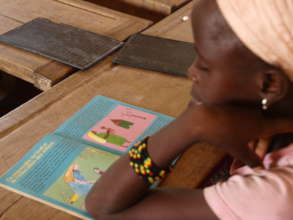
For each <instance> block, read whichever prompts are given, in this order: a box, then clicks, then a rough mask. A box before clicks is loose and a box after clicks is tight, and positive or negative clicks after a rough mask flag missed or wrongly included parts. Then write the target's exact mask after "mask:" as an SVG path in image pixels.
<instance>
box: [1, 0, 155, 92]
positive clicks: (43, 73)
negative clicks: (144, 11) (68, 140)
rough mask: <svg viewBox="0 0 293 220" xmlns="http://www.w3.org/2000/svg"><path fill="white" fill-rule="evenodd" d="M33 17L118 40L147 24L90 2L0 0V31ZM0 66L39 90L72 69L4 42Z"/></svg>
mask: <svg viewBox="0 0 293 220" xmlns="http://www.w3.org/2000/svg"><path fill="white" fill-rule="evenodd" d="M91 7H92V8H91ZM37 17H44V18H48V19H50V20H52V21H54V22H57V23H65V24H69V25H73V26H75V27H79V28H82V29H85V30H88V31H92V32H95V33H98V34H102V35H106V36H109V37H113V38H115V39H118V40H124V39H125V38H127V37H128V36H130V35H131V34H134V33H137V32H138V31H141V30H143V29H144V28H146V27H147V26H148V25H150V24H151V22H150V21H148V20H145V19H141V18H136V17H133V16H129V15H127V14H123V13H120V12H116V11H113V10H110V9H107V8H103V7H99V6H96V5H94V4H89V5H87V8H79V7H76V6H74V5H69V4H65V3H62V2H57V1H54V0H14V1H2V2H1V11H0V34H1V33H5V32H7V31H9V30H11V29H13V28H15V27H17V26H19V25H21V24H23V23H26V22H29V21H31V20H32V19H34V18H37ZM57 68H58V71H55V72H52V69H57ZM0 69H1V70H3V71H4V72H7V73H9V74H12V75H14V76H16V77H18V78H21V79H23V80H25V81H28V82H30V83H33V84H34V85H35V86H36V87H38V88H40V89H41V90H47V89H49V88H51V87H52V85H54V84H56V83H57V82H59V81H60V80H62V79H63V78H65V77H66V76H68V75H69V74H70V73H72V72H73V71H75V69H74V68H72V67H68V66H66V65H64V64H60V63H58V62H56V61H52V60H50V59H47V58H44V57H41V56H38V55H34V54H32V53H30V52H25V51H23V50H20V49H16V48H13V47H10V46H7V45H4V44H0Z"/></svg>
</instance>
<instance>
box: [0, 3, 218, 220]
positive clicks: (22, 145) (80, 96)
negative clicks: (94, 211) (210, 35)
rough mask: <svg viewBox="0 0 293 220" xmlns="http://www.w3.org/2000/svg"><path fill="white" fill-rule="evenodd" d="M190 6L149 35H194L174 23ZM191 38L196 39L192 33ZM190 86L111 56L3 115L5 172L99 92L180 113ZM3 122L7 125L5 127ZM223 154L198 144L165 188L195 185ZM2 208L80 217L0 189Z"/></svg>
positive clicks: (0, 163)
mask: <svg viewBox="0 0 293 220" xmlns="http://www.w3.org/2000/svg"><path fill="white" fill-rule="evenodd" d="M190 9H191V5H188V6H186V8H183V9H182V11H181V10H180V11H178V12H177V13H176V14H174V15H171V17H169V18H167V19H168V21H169V22H167V23H166V21H162V22H160V23H158V24H157V25H155V26H153V27H152V28H150V29H149V30H147V31H146V32H145V33H148V34H156V33H158V30H161V28H163V27H164V31H162V32H161V33H160V34H158V35H159V36H163V35H164V37H170V38H173V37H175V36H176V34H175V33H176V28H179V30H180V31H183V30H186V35H190V27H189V26H190V24H189V22H183V23H180V25H173V24H175V23H178V22H179V21H180V20H181V17H182V15H186V14H189V12H190ZM173 22H174V23H173ZM171 23H172V24H171ZM167 24H170V25H167ZM167 26H169V28H167ZM187 30H189V31H187ZM168 33H169V34H168ZM186 35H182V36H184V37H186ZM178 36H180V35H178ZM187 38H188V39H187ZM173 39H176V37H175V38H173ZM177 39H178V38H177ZM186 39H187V40H189V41H192V40H191V39H192V36H189V37H186ZM186 39H185V38H184V39H182V40H186ZM179 40H180V39H179ZM190 89H191V81H190V80H188V79H186V78H179V77H174V76H171V75H167V74H162V73H158V72H152V71H147V70H141V69H136V68H131V67H125V66H113V65H112V64H111V57H109V58H107V59H106V60H104V61H102V62H101V63H99V64H97V65H95V66H94V67H93V68H91V69H89V70H87V71H80V72H77V73H75V74H73V75H71V76H70V77H68V78H67V79H65V80H63V81H62V82H60V83H58V84H57V85H56V86H55V87H53V88H52V89H51V90H49V91H46V92H44V93H42V94H41V95H39V96H38V97H36V98H34V99H33V100H31V101H30V102H28V103H26V104H24V105H23V106H21V107H20V108H18V109H16V110H15V111H14V112H11V113H10V114H8V115H7V116H5V117H4V118H2V119H0V138H1V140H0V146H1V151H0V157H1V160H0V174H3V173H4V172H5V171H7V170H8V169H9V168H10V167H12V166H13V165H14V164H15V163H16V162H17V161H18V160H19V159H21V157H22V156H23V155H24V154H25V153H26V152H27V151H28V150H29V149H31V147H32V146H33V145H34V144H35V143H36V142H38V141H39V140H40V139H41V138H42V137H43V136H44V135H45V134H48V133H50V132H52V131H54V130H55V129H56V128H57V127H58V126H60V125H61V124H62V123H63V122H64V121H65V120H66V119H68V118H69V117H70V116H71V115H73V114H74V113H75V112H76V111H78V110H79V109H80V108H81V107H82V106H83V105H84V104H86V103H87V102H88V101H90V100H91V99H92V98H93V97H95V96H96V95H97V94H100V95H104V96H107V97H110V98H113V99H116V100H119V101H123V102H126V103H129V104H132V105H136V106H139V107H143V108H147V109H150V110H153V111H157V112H161V113H163V114H168V115H171V116H174V117H176V116H178V115H179V114H180V113H181V112H182V111H183V110H184V109H185V107H186V106H187V104H188V102H189V100H190V95H189V92H190ZM28 112H29V113H28ZM4 124H7V125H6V126H2V125H4ZM223 156H224V154H223V153H222V152H220V151H218V150H216V149H215V148H213V147H211V146H209V145H207V144H204V143H200V144H197V145H195V146H193V147H192V148H190V149H189V150H188V151H187V152H186V153H185V154H184V155H183V156H182V157H181V159H180V160H179V162H178V163H177V165H176V168H175V169H174V170H173V172H172V174H171V175H169V177H168V178H167V179H166V181H165V182H164V183H163V186H170V187H172V186H173V187H184V188H194V187H196V186H198V185H199V184H200V183H201V182H202V181H203V179H205V178H206V176H207V175H208V174H209V173H210V171H211V170H212V169H213V167H214V166H215V165H216V164H217V163H218V162H219V161H220V160H221V159H222V158H223ZM0 207H1V208H0V213H1V211H2V216H3V217H4V218H7V219H23V220H26V219H39V220H42V219H75V217H72V216H69V215H68V214H66V213H63V212H60V211H57V210H55V209H53V208H51V207H49V206H46V205H43V204H40V203H37V202H35V201H32V200H30V199H28V198H24V197H21V196H19V195H16V194H15V193H12V192H8V191H6V190H1V189H0ZM28 209H29V210H28Z"/></svg>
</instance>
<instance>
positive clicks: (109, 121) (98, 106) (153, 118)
mask: <svg viewBox="0 0 293 220" xmlns="http://www.w3.org/2000/svg"><path fill="white" fill-rule="evenodd" d="M172 120H173V118H172V117H170V116H167V115H163V114H160V113H157V112H153V111H150V110H147V109H143V108H139V107H136V106H133V105H129V104H126V103H123V102H119V101H116V100H113V99H110V98H106V97H103V96H96V97H95V98H94V99H92V100H91V101H90V102H89V103H88V104H87V105H85V106H84V107H83V108H82V109H81V110H80V111H78V112H77V113H76V114H74V115H73V116H72V117H71V118H70V119H68V120H67V121H66V122H65V123H64V124H63V125H62V126H61V127H60V128H58V129H57V130H56V131H55V133H57V134H60V135H63V136H65V137H70V138H76V139H78V140H79V141H81V142H82V141H84V143H87V144H91V145H96V146H99V147H101V146H102V147H104V149H105V150H107V151H114V152H117V153H120V154H121V153H124V152H126V151H127V150H128V149H129V147H131V146H132V145H133V144H134V143H135V142H137V141H139V140H140V139H142V138H144V137H145V136H150V135H152V134H153V133H155V132H156V131H158V130H159V129H161V128H162V127H164V126H165V125H167V124H169V123H170V122H171V121H172Z"/></svg>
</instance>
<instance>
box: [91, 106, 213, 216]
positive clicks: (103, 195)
mask: <svg viewBox="0 0 293 220" xmlns="http://www.w3.org/2000/svg"><path fill="white" fill-rule="evenodd" d="M190 114H192V111H190V110H187V111H185V112H184V113H183V114H182V115H181V116H180V117H178V118H177V119H176V120H174V121H173V122H172V123H171V124H169V125H168V126H166V127H165V128H164V129H162V130H161V131H159V132H157V133H156V134H155V135H153V136H152V137H150V138H149V141H148V152H149V155H150V156H151V158H152V160H153V161H154V162H155V163H156V164H157V165H158V166H159V167H162V168H166V167H168V166H169V165H170V163H171V162H172V161H173V160H174V159H175V158H176V157H177V156H178V155H179V154H181V153H182V152H184V151H185V150H186V148H187V147H188V146H190V145H191V144H192V143H194V141H195V139H194V133H195V129H196V128H195V127H194V126H193V127H189V126H188V125H189V124H190V121H189V120H190V116H191V115H190ZM86 208H87V210H88V211H89V213H90V214H91V215H92V216H94V217H95V218H97V219H100V220H102V219H107V220H111V219H113V220H114V219H117V220H119V219H121V220H122V219H123V220H131V219H133V220H134V219H135V220H138V219H139V220H143V219H154V220H155V219H160V220H161V219H165V218H167V219H169V220H172V219H174V220H175V219H176V220H178V219H182V220H183V219H206V220H208V219H211V220H212V219H216V217H215V216H214V214H213V213H212V211H211V210H210V209H209V207H208V205H207V204H206V202H205V200H204V198H203V195H202V192H201V191H197V190H183V189H176V190H175V189H153V190H149V188H148V186H147V184H146V183H145V182H144V181H143V180H142V178H141V177H140V176H138V175H136V174H135V173H134V171H133V170H132V168H131V167H130V165H129V156H128V154H126V155H124V156H122V157H121V158H120V159H119V160H118V161H116V162H115V163H114V164H113V165H112V166H111V167H110V168H109V169H108V170H107V172H106V173H105V174H103V176H102V177H101V178H100V179H99V181H98V182H97V183H96V184H95V185H94V186H93V188H92V190H91V191H90V193H89V194H88V196H87V198H86Z"/></svg>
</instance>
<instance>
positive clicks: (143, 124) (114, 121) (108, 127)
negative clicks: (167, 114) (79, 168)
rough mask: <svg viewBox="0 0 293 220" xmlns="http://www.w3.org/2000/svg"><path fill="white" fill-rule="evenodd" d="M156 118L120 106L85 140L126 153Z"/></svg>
mask: <svg viewBox="0 0 293 220" xmlns="http://www.w3.org/2000/svg"><path fill="white" fill-rule="evenodd" d="M156 117H157V116H156V115H153V114H150V113H146V112H143V111H139V110H136V109H133V108H129V107H126V106H122V105H118V106H117V107H116V108H115V109H114V110H113V111H112V112H111V113H110V114H109V115H107V116H106V117H105V118H104V119H102V120H101V121H100V122H98V123H97V124H96V125H95V126H94V127H93V128H91V129H90V130H89V131H88V132H87V133H86V134H85V135H84V136H83V138H84V139H85V140H88V141H91V142H95V143H98V144H102V145H103V146H106V147H109V148H112V149H115V150H119V151H125V150H126V149H127V148H128V147H129V146H130V144H131V143H132V142H133V141H134V140H135V139H136V138H138V137H139V136H140V135H141V134H142V133H143V132H144V131H145V130H146V129H147V128H148V127H149V126H150V125H151V124H152V123H153V121H154V120H155V119H156Z"/></svg>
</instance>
